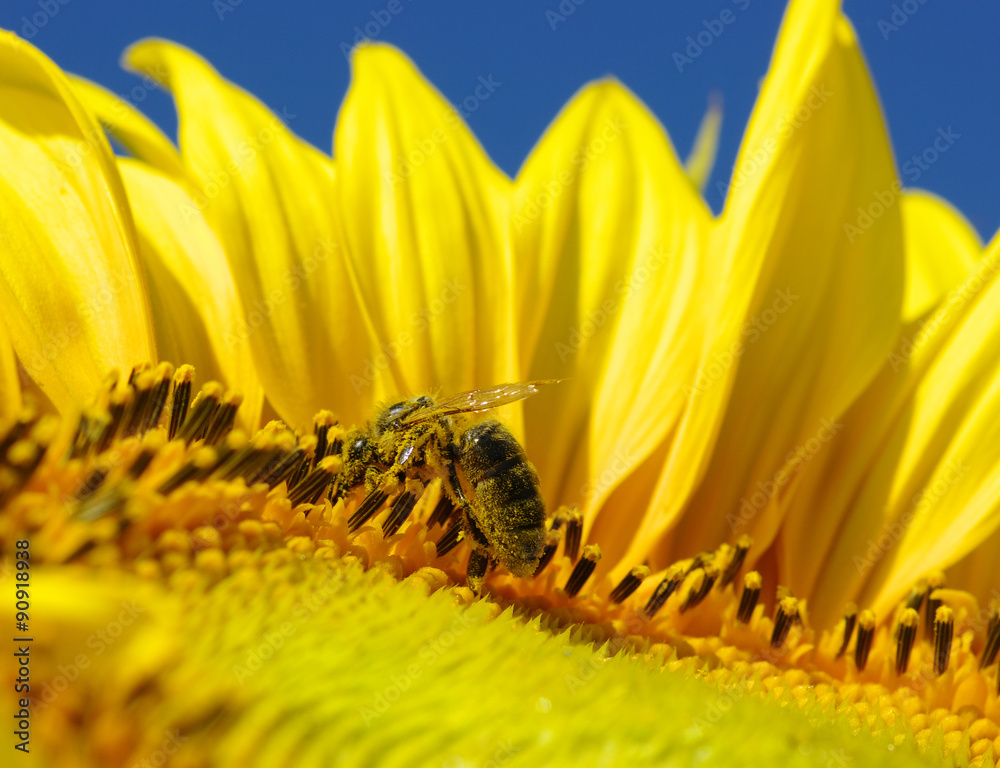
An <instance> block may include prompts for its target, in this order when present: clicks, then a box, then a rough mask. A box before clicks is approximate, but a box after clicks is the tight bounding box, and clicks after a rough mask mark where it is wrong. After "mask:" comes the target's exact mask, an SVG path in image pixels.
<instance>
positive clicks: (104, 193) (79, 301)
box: [0, 31, 155, 409]
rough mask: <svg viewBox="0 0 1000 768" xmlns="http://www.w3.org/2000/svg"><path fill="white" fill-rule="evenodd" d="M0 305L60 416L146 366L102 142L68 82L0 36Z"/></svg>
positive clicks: (122, 217) (27, 49)
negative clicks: (107, 380)
mask: <svg viewBox="0 0 1000 768" xmlns="http://www.w3.org/2000/svg"><path fill="white" fill-rule="evenodd" d="M0 167H2V168H3V175H2V178H0V231H3V232H5V233H7V237H6V238H4V239H3V241H0V304H2V305H3V307H4V318H5V320H6V323H7V327H8V330H9V332H10V337H11V342H12V343H13V345H14V349H15V350H16V352H17V355H18V358H19V359H20V361H21V364H22V365H23V366H24V369H25V370H26V372H27V373H28V375H29V376H31V377H32V378H33V379H34V380H35V381H37V383H38V384H39V386H40V387H41V389H42V390H43V391H44V392H45V394H46V395H47V396H48V397H49V399H51V400H52V402H53V403H54V404H55V406H56V407H57V408H59V409H66V408H69V407H72V406H73V405H74V404H77V403H80V402H82V401H84V400H87V399H89V398H90V397H92V396H93V394H94V393H95V392H96V391H97V389H98V388H99V387H100V385H101V381H102V380H103V378H104V377H105V376H106V375H107V372H108V370H109V369H112V368H117V369H120V370H123V371H128V370H129V369H130V368H131V367H132V366H133V365H134V364H136V363H139V362H142V361H146V360H151V359H153V357H154V354H155V352H154V348H153V342H152V330H151V326H150V321H149V315H148V310H147V307H146V297H145V286H144V285H143V284H142V281H141V278H140V276H139V273H138V271H137V268H136V260H135V252H134V248H135V246H134V238H135V234H134V230H133V225H132V220H131V214H130V213H129V210H128V205H127V203H126V200H125V193H124V190H123V189H122V186H121V179H120V178H119V176H118V171H117V168H116V167H115V162H114V157H113V155H112V153H111V149H110V147H109V146H108V143H107V141H106V140H105V138H104V133H103V132H102V131H101V129H100V128H99V127H98V125H97V124H96V122H94V121H93V120H92V119H91V118H90V117H89V115H88V114H87V112H86V110H84V108H83V107H82V106H81V105H80V104H79V103H78V102H77V100H76V98H75V97H74V95H73V93H72V89H71V87H70V84H69V82H68V81H67V79H66V77H65V75H63V73H62V72H60V71H59V69H58V68H57V67H56V66H55V65H54V64H53V63H52V62H51V61H49V60H48V59H47V58H45V57H44V56H43V55H42V54H41V53H40V52H39V51H37V50H36V49H35V48H33V47H32V46H30V45H28V44H27V43H25V42H23V41H21V40H19V39H18V38H17V37H16V36H14V35H12V34H10V33H8V32H2V31H0Z"/></svg>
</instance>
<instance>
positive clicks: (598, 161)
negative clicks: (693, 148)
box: [512, 82, 710, 553]
mask: <svg viewBox="0 0 1000 768" xmlns="http://www.w3.org/2000/svg"><path fill="white" fill-rule="evenodd" d="M512 222H513V230H514V238H515V247H516V250H515V254H516V267H517V286H518V295H519V304H518V306H519V311H518V316H519V318H520V322H521V324H522V328H523V331H522V334H521V351H522V355H523V360H524V362H523V363H522V365H523V367H524V369H525V370H526V371H527V378H529V379H537V378H564V379H567V381H565V382H563V383H561V384H559V385H557V386H553V387H551V388H549V389H548V390H547V391H543V392H542V393H540V394H539V395H537V396H535V397H534V398H532V399H531V400H530V401H528V402H527V403H526V405H525V410H526V414H527V416H526V419H525V422H526V425H527V447H528V452H529V455H530V456H531V457H532V460H533V461H534V462H535V463H536V464H537V466H538V469H539V474H540V476H541V478H542V487H543V492H544V494H545V497H546V498H547V499H548V500H549V501H550V503H552V504H558V503H580V504H583V505H586V514H587V518H588V521H589V522H592V521H593V519H594V516H595V515H596V513H597V511H598V509H600V507H601V505H602V504H603V502H604V500H605V499H606V498H607V497H608V495H609V494H610V493H611V492H612V491H613V490H614V488H615V487H616V486H617V485H618V484H619V483H621V482H622V480H624V479H625V477H626V476H628V475H629V474H630V473H631V472H632V471H633V470H634V469H635V468H636V467H637V466H638V465H639V464H640V463H641V462H642V461H643V460H645V459H646V457H647V456H648V455H649V454H650V453H652V452H653V451H654V449H655V448H656V447H657V446H658V445H659V444H660V443H661V442H662V441H663V440H664V438H665V437H666V435H667V434H668V433H669V432H670V431H671V430H672V429H673V428H674V427H675V425H676V423H677V421H678V419H679V417H680V414H681V413H682V411H683V407H684V402H685V397H686V395H685V392H684V390H683V385H684V384H685V383H686V382H688V381H690V380H691V379H692V378H693V376H694V374H695V372H696V369H695V366H696V364H697V361H698V353H699V351H700V348H701V344H702V343H703V336H702V333H703V331H704V328H705V327H706V324H705V322H704V319H703V318H702V317H701V316H700V302H701V301H703V300H704V295H703V293H702V290H703V288H704V287H705V284H704V283H703V282H698V278H697V275H698V273H699V268H700V267H701V266H703V262H702V261H701V259H702V252H703V250H704V246H705V239H706V235H707V231H708V228H709V222H710V215H709V212H708V209H707V208H706V206H705V204H704V203H703V202H702V200H701V199H700V198H699V196H698V194H697V192H696V191H695V189H694V187H693V185H692V184H691V182H690V180H689V179H688V178H687V177H686V175H685V173H684V170H683V168H682V167H681V165H680V163H679V161H678V160H677V157H676V155H675V154H674V152H673V148H672V147H671V146H670V142H669V140H668V139H667V137H666V135H665V134H664V132H663V129H662V128H661V127H660V125H659V124H658V123H657V122H656V120H655V119H654V118H653V117H652V116H651V115H650V114H649V112H648V111H647V110H646V108H645V107H644V106H643V105H642V104H641V103H639V102H638V100H637V99H636V98H635V97H634V96H632V95H631V94H630V93H629V92H628V91H626V90H625V89H624V88H622V87H621V86H620V85H618V84H617V83H614V82H606V83H599V84H595V85H592V86H589V87H587V88H585V89H584V90H583V91H581V92H580V93H579V94H578V95H577V96H576V97H575V98H574V99H573V100H572V101H571V102H570V104H569V105H568V106H567V107H566V109H565V110H564V112H563V113H562V114H561V115H560V116H559V117H558V118H557V119H556V121H555V123H554V124H553V125H552V127H551V128H550V129H549V131H548V132H547V133H546V135H545V137H544V138H543V139H542V141H541V143H540V144H539V145H538V147H537V148H536V149H535V150H534V152H533V153H532V155H531V157H530V158H529V159H528V162H527V163H526V165H525V167H524V169H523V171H522V172H521V174H520V175H519V176H518V178H517V183H516V185H515V195H514V207H513V211H512ZM644 487H645V492H646V494H647V496H648V493H649V491H650V488H649V485H648V483H647V484H646V485H645V486H644ZM641 512H642V506H638V507H636V506H635V505H633V506H631V507H630V508H619V507H615V508H614V509H608V510H605V512H604V513H602V519H601V520H603V523H608V525H607V526H606V529H605V527H603V526H602V522H601V520H599V521H598V523H597V525H598V526H602V527H601V528H600V532H599V538H600V541H601V546H602V548H604V547H607V549H606V550H605V551H606V552H614V551H616V550H617V551H618V552H619V553H620V551H621V550H622V549H624V546H625V544H626V542H627V540H628V538H630V536H631V530H632V524H630V522H629V517H630V516H631V517H633V518H634V517H636V516H637V515H638V514H641Z"/></svg>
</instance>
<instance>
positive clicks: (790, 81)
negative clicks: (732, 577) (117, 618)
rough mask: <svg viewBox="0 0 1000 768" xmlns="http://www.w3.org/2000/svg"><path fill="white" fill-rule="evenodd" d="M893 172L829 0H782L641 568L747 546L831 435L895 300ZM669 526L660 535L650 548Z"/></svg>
mask: <svg viewBox="0 0 1000 768" xmlns="http://www.w3.org/2000/svg"><path fill="white" fill-rule="evenodd" d="M893 169H894V166H893V159H892V153H891V150H890V147H889V143H888V138H887V136H886V132H885V126H884V124H883V122H882V115H881V111H880V109H879V105H878V100H877V99H876V96H875V94H874V91H873V89H872V85H871V82H870V80H869V76H868V71H867V69H866V67H865V64H864V61H863V59H862V57H861V54H860V52H859V50H858V48H857V44H856V40H855V37H854V33H853V31H852V30H851V27H850V24H849V23H848V22H847V20H846V19H845V18H844V17H843V16H842V15H841V14H840V9H839V3H838V2H835V1H834V0H826V1H824V2H802V1H801V0H796V1H795V2H792V3H791V5H790V6H789V9H788V11H787V13H786V17H785V21H784V23H783V27H782V32H781V37H780V38H779V41H778V44H777V48H776V51H775V54H774V59H773V61H772V65H771V70H770V72H769V74H768V76H767V78H766V79H765V82H764V86H763V90H762V93H761V96H760V99H759V101H758V103H757V106H756V107H755V109H754V114H753V117H752V118H751V121H750V125H749V127H748V129H747V135H746V137H745V139H744V143H743V147H742V149H741V151H740V155H739V158H738V160H737V163H736V167H735V173H734V178H733V179H732V182H731V186H730V193H729V197H728V200H727V202H726V208H725V211H724V214H723V217H722V219H721V221H720V225H719V231H718V235H719V237H718V241H717V242H716V243H715V244H714V245H713V247H715V248H719V249H722V250H723V251H724V252H725V253H726V254H728V259H727V258H723V259H722V261H723V262H725V261H727V260H728V262H729V263H730V264H732V269H731V271H730V272H729V273H727V274H725V275H723V276H722V277H721V278H720V283H721V287H722V293H723V301H722V303H721V304H720V305H719V309H718V310H716V311H717V312H718V315H719V316H720V320H723V321H725V319H726V313H727V312H728V313H731V314H730V317H732V315H737V316H740V315H742V318H741V319H740V321H739V322H738V323H737V324H732V323H729V324H726V325H720V333H719V334H718V335H717V336H716V337H715V342H714V343H713V344H712V345H711V346H710V347H709V348H708V350H707V354H706V356H705V358H704V359H703V361H702V364H701V370H700V372H699V380H698V386H697V387H696V390H697V391H695V392H694V393H693V397H692V402H691V409H690V418H691V422H692V424H698V426H697V429H696V435H695V437H694V441H695V443H696V445H695V447H694V448H693V449H690V448H686V447H685V443H684V441H680V442H679V444H678V445H675V447H674V451H673V453H672V454H671V457H670V459H669V460H668V464H667V468H666V471H665V473H664V475H663V479H662V482H661V484H660V487H659V489H658V494H657V496H656V498H655V499H654V502H653V505H652V507H653V509H654V510H657V511H656V513H655V514H654V516H653V517H652V518H651V520H650V523H651V524H650V525H647V526H646V527H645V529H644V530H643V531H642V532H641V533H640V538H644V539H645V541H646V542H648V543H647V546H648V547H650V548H651V553H652V554H654V562H655V563H657V564H661V565H662V564H666V563H667V562H669V561H670V560H671V558H672V557H673V556H676V555H677V553H678V552H685V553H689V552H697V551H700V550H703V549H708V548H711V547H713V546H715V545H716V544H717V543H718V542H719V541H726V540H730V539H732V538H733V537H734V536H736V535H739V534H742V533H749V534H751V535H752V536H753V537H754V540H755V549H756V551H757V553H758V555H759V553H760V552H762V551H763V550H764V548H766V547H767V545H768V544H769V543H770V542H771V541H772V540H773V539H774V537H775V536H776V534H777V532H778V529H779V526H780V525H781V522H782V519H783V518H784V516H785V513H786V511H787V510H788V509H789V503H790V501H791V499H792V498H793V496H794V494H793V493H792V492H788V493H782V492H781V491H783V490H784V489H785V486H786V485H788V484H789V483H792V481H793V479H794V476H795V472H796V470H797V468H798V467H800V465H801V464H802V463H803V462H804V461H806V460H808V458H809V457H810V456H811V455H814V454H815V453H816V452H818V451H819V450H822V447H823V446H824V445H826V444H827V443H829V442H830V441H831V440H833V439H834V438H835V437H836V435H837V432H838V431H839V428H838V426H837V420H838V419H839V418H840V416H841V415H842V414H843V412H844V411H845V410H846V409H847V408H848V406H849V405H850V404H851V402H852V401H853V400H854V399H855V398H856V397H857V395H858V394H859V393H860V392H861V391H862V390H863V389H864V388H865V386H867V385H868V383H869V382H870V381H871V380H872V378H873V377H874V376H875V374H876V372H877V371H878V369H879V368H880V367H881V365H882V363H883V361H884V356H885V353H886V352H887V350H888V348H889V345H890V344H891V343H892V341H893V339H894V338H895V336H896V333H897V330H898V326H899V314H900V306H901V304H902V282H903V234H902V226H901V222H900V212H899V205H897V204H896V203H897V195H898V192H899V188H900V187H899V182H898V181H897V179H896V176H895V173H894V170H893ZM734 374H735V375H734ZM730 385H731V390H730V389H729V387H730ZM726 392H728V394H729V397H728V402H727V403H726V405H725V417H724V419H723V421H722V424H721V427H720V428H719V429H718V434H717V438H716V440H715V448H714V451H713V453H712V455H711V461H710V463H709V465H708V467H707V470H706V471H705V474H704V478H703V480H702V481H701V484H700V486H699V488H698V489H697V491H696V493H695V494H694V495H693V497H691V498H690V500H688V502H687V504H686V506H682V505H683V504H684V500H685V499H686V498H687V494H686V485H685V482H686V479H687V478H688V477H689V472H690V470H689V469H686V468H684V467H683V466H682V465H684V464H688V465H693V464H694V463H695V462H696V461H697V460H698V456H699V449H698V447H697V442H698V441H700V440H704V439H705V438H706V436H711V435H712V434H713V433H714V429H713V428H712V426H711V422H710V421H708V420H707V418H709V417H711V414H712V413H713V411H714V410H715V409H716V408H717V405H716V404H715V402H714V401H716V400H717V399H718V398H719V397H720V396H721V395H720V394H719V393H726ZM706 414H707V416H706ZM686 426H687V425H685V427H686ZM697 433H700V434H697ZM792 484H793V485H794V483H792ZM789 487H791V486H789ZM682 509H683V510H684V513H683V517H682V518H680V519H678V514H679V513H680V511H681V510H682ZM791 514H793V515H806V516H808V515H810V514H811V510H809V509H807V508H803V507H799V506H793V507H791ZM674 521H676V523H677V526H676V530H675V531H674V535H673V537H672V538H668V539H665V540H664V541H662V542H661V543H659V544H656V543H655V541H656V538H657V537H656V535H655V534H657V533H658V532H660V531H664V530H666V528H667V527H668V525H669V524H670V523H672V522H674Z"/></svg>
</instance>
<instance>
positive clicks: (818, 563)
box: [781, 192, 980, 624]
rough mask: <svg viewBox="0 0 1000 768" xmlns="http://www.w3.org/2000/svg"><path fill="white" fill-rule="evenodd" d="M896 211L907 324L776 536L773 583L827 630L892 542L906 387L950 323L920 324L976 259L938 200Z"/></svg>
mask: <svg viewBox="0 0 1000 768" xmlns="http://www.w3.org/2000/svg"><path fill="white" fill-rule="evenodd" d="M900 202H901V205H902V213H903V224H904V228H905V232H906V263H907V292H906V303H905V305H904V313H905V312H906V311H907V310H906V306H908V307H909V312H910V314H912V317H910V318H909V320H908V323H907V325H906V326H905V327H904V329H903V331H902V333H901V336H900V339H899V341H898V342H897V343H896V345H895V346H894V347H893V349H892V350H891V351H890V353H889V354H888V355H887V359H886V361H885V363H884V365H883V370H882V371H881V373H880V374H879V376H878V377H877V378H876V379H875V381H874V382H873V383H872V385H871V386H870V387H869V388H868V389H867V391H866V392H865V393H864V394H863V395H862V396H861V397H860V398H859V399H858V400H857V401H856V402H855V403H854V404H853V405H852V407H851V408H850V409H849V410H848V412H847V413H846V414H845V415H844V417H843V418H841V419H839V420H838V423H837V436H836V442H835V443H833V444H830V445H829V446H828V447H827V448H825V449H824V450H823V451H821V452H819V454H817V455H815V456H813V457H811V458H810V460H809V462H808V463H807V464H806V465H804V466H803V467H802V470H801V472H800V473H799V476H798V477H797V478H796V480H797V482H799V485H798V487H797V488H796V489H795V494H796V498H795V501H794V504H795V505H796V507H801V508H802V509H803V510H808V512H807V513H805V514H797V515H790V516H789V517H788V518H787V519H786V521H785V524H784V526H783V528H782V533H781V540H782V552H783V553H784V555H783V558H782V578H783V579H784V580H785V583H787V584H789V585H790V586H792V588H793V589H794V590H795V591H796V594H808V595H810V612H811V613H812V615H813V617H814V618H815V619H816V620H817V621H820V622H824V621H825V622H826V623H827V624H832V623H834V622H835V621H836V620H837V619H838V618H839V616H840V613H841V611H842V610H843V606H844V605H845V604H846V603H848V602H850V601H852V600H857V599H859V597H860V593H861V590H862V588H863V585H864V583H865V582H866V580H867V579H868V577H869V575H870V573H871V571H872V569H873V568H874V566H875V565H876V563H877V562H878V560H880V559H881V558H882V557H883V555H885V554H886V552H885V551H884V550H886V549H888V548H891V546H889V547H880V546H878V545H877V543H876V544H873V542H877V541H878V540H879V539H882V541H883V544H885V543H886V542H888V543H889V544H890V545H892V544H894V541H895V539H898V538H899V535H900V531H901V530H902V529H901V528H900V527H899V523H898V521H897V519H896V516H897V514H898V512H897V511H896V510H894V509H886V508H885V506H884V501H885V498H886V496H887V495H888V493H889V491H888V489H889V487H890V486H891V484H892V482H893V477H894V473H895V471H896V466H895V462H896V461H897V460H898V457H899V451H900V450H901V445H902V441H903V440H904V434H903V432H901V431H899V426H900V425H901V424H906V423H908V419H909V415H908V414H909V409H910V398H911V397H912V394H913V390H914V387H915V386H916V383H917V382H918V381H919V379H920V377H921V376H922V375H923V372H924V371H925V369H926V368H927V366H928V364H929V362H930V361H932V360H933V359H934V356H935V355H936V354H937V352H938V350H939V349H940V348H941V346H942V344H943V343H944V341H945V339H946V338H947V334H948V333H950V331H946V328H951V326H953V325H954V324H955V322H956V321H957V315H958V313H957V312H956V311H955V310H956V306H955V305H951V306H950V308H949V310H948V311H947V312H945V313H944V314H939V315H937V316H932V317H931V318H928V316H927V313H928V311H929V308H927V307H926V303H927V302H928V301H934V302H940V301H941V299H942V298H943V297H944V295H945V293H946V292H947V291H949V290H954V289H955V287H956V286H960V285H961V282H962V281H963V279H964V277H965V275H966V274H967V272H968V265H971V264H975V263H976V262H977V261H978V259H979V255H980V251H979V250H978V243H977V240H976V237H975V235H974V233H973V232H972V230H971V228H970V227H969V226H968V224H966V223H965V221H964V219H962V218H961V216H960V215H959V214H957V213H956V212H954V211H953V209H951V208H950V207H949V206H948V205H947V204H946V203H944V202H943V201H941V200H939V199H937V198H934V197H931V196H930V195H927V194H926V193H922V192H906V193H904V195H903V196H902V198H901V201H900ZM949 281H951V282H950V284H948V283H949ZM921 307H923V308H921ZM915 340H919V345H918V346H919V349H918V350H916V354H914V341H915ZM885 536H888V537H889V538H888V539H886V538H884V537H885ZM803 553H808V557H804V556H803Z"/></svg>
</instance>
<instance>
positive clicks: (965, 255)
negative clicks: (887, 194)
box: [901, 190, 983, 322]
mask: <svg viewBox="0 0 1000 768" xmlns="http://www.w3.org/2000/svg"><path fill="white" fill-rule="evenodd" d="M901 203H902V211H903V228H904V232H905V238H906V294H905V295H906V298H905V301H904V302H903V320H904V321H907V322H909V321H911V320H916V319H917V318H918V317H921V316H922V315H924V314H925V313H926V312H927V311H928V310H930V309H932V308H933V307H934V305H936V304H937V303H938V302H939V301H940V300H941V297H942V296H944V295H945V293H947V292H948V291H950V290H951V289H952V288H954V287H955V286H957V285H960V284H961V283H962V282H963V281H964V280H965V278H966V277H968V276H969V274H970V273H971V272H972V270H973V269H974V268H975V266H976V262H977V261H978V259H979V256H980V255H981V253H982V249H983V246H982V243H980V242H979V237H978V236H977V235H976V232H975V230H973V228H972V226H971V225H970V224H969V222H968V221H966V220H965V218H963V216H962V214H960V213H959V212H958V211H956V210H955V209H954V208H953V207H951V206H950V205H949V204H948V203H947V202H945V201H944V200H942V199H941V198H939V197H935V196H934V195H931V194H929V193H927V192H920V191H917V190H913V191H908V192H906V193H905V194H904V195H903V196H902V199H901Z"/></svg>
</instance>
